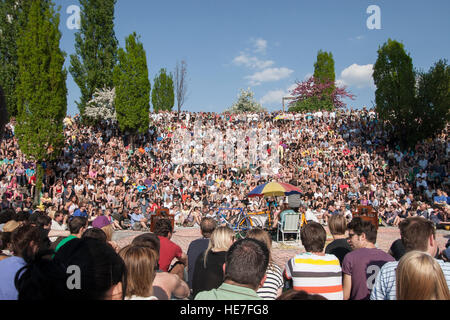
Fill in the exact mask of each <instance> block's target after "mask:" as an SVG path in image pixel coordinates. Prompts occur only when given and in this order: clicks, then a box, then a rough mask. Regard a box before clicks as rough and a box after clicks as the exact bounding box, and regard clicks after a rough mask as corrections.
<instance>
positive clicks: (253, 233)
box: [247, 228, 284, 300]
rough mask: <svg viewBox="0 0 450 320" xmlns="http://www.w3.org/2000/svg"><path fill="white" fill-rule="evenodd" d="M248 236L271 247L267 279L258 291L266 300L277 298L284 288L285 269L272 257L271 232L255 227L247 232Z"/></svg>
mask: <svg viewBox="0 0 450 320" xmlns="http://www.w3.org/2000/svg"><path fill="white" fill-rule="evenodd" d="M247 238H249V239H256V240H259V241H261V242H263V243H264V244H265V245H266V246H267V249H269V265H268V267H267V272H266V281H264V284H263V285H262V286H261V287H260V288H259V289H258V291H257V292H256V293H257V294H258V295H259V296H260V297H261V298H263V299H264V300H275V299H276V298H277V297H278V296H279V295H280V294H281V293H282V290H283V284H284V280H283V271H282V270H281V268H280V267H279V266H278V265H277V264H276V263H275V262H274V261H273V259H272V238H271V236H270V234H269V233H268V232H267V231H265V230H263V229H261V228H253V229H251V230H249V231H248V232H247Z"/></svg>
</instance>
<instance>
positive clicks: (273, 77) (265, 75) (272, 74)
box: [245, 67, 294, 86]
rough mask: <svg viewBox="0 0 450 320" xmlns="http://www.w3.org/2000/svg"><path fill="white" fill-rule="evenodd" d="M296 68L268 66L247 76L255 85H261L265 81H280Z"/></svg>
mask: <svg viewBox="0 0 450 320" xmlns="http://www.w3.org/2000/svg"><path fill="white" fill-rule="evenodd" d="M293 72H294V70H291V69H288V68H284V67H283V68H268V69H265V70H263V71H260V72H256V73H254V74H253V75H251V76H246V77H245V78H246V79H248V80H249V82H250V84H251V85H253V86H257V85H260V84H261V83H263V82H270V81H278V80H281V79H284V78H287V77H289V76H290V75H291V74H292V73H293Z"/></svg>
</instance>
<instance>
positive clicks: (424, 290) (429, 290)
mask: <svg viewBox="0 0 450 320" xmlns="http://www.w3.org/2000/svg"><path fill="white" fill-rule="evenodd" d="M396 279H397V284H396V292H397V300H450V291H449V287H448V285H447V282H446V280H445V277H444V273H443V272H442V268H441V266H440V265H439V263H438V262H437V260H436V259H434V258H433V257H432V256H430V255H429V254H428V253H426V252H423V251H410V252H408V253H406V254H405V255H404V256H403V257H402V258H401V259H400V261H399V263H398V266H397V270H396Z"/></svg>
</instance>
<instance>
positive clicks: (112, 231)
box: [102, 224, 114, 241]
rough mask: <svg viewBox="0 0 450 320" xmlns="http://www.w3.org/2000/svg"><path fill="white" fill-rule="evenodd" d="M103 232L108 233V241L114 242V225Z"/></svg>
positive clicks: (105, 228)
mask: <svg viewBox="0 0 450 320" xmlns="http://www.w3.org/2000/svg"><path fill="white" fill-rule="evenodd" d="M102 230H103V231H104V232H105V233H106V241H112V236H113V233H114V228H113V226H112V224H108V225H107V226H104V227H102Z"/></svg>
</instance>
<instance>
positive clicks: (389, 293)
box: [370, 216, 450, 300]
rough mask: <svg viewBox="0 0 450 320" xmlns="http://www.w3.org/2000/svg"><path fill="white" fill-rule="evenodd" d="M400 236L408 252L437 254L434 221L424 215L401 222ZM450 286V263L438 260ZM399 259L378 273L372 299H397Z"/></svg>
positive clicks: (386, 265) (387, 264)
mask: <svg viewBox="0 0 450 320" xmlns="http://www.w3.org/2000/svg"><path fill="white" fill-rule="evenodd" d="M399 228H400V236H401V241H402V243H403V246H404V247H405V251H406V252H410V251H413V250H416V251H422V252H426V253H428V254H429V255H431V256H432V257H435V256H436V253H437V249H438V243H437V241H436V231H435V229H434V225H433V222H432V221H430V220H428V219H425V218H423V217H417V216H416V217H409V218H406V219H405V220H403V221H401V222H400V224H399ZM437 261H438V263H439V265H440V266H441V268H442V272H443V273H444V276H445V280H446V281H447V285H448V286H449V287H450V263H448V262H444V261H442V260H437ZM397 265H398V261H393V262H388V263H386V264H385V265H383V267H382V268H381V270H380V272H379V273H378V275H377V277H376V279H375V284H374V286H373V289H372V292H371V294H370V299H371V300H396V272H395V270H396V269H397Z"/></svg>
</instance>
